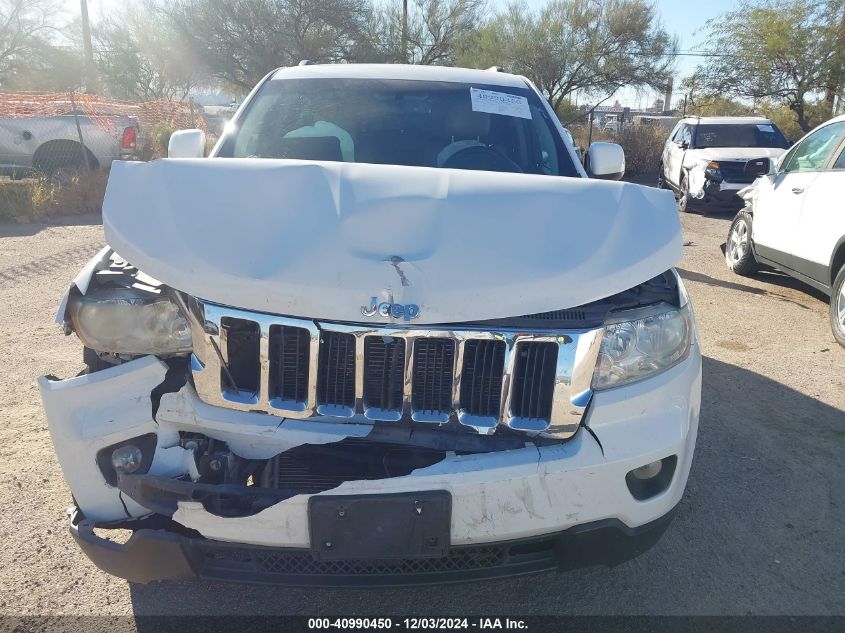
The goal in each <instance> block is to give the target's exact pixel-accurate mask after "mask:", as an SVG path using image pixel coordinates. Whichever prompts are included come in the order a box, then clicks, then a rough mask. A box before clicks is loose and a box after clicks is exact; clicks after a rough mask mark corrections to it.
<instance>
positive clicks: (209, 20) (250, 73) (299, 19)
mask: <svg viewBox="0 0 845 633" xmlns="http://www.w3.org/2000/svg"><path fill="white" fill-rule="evenodd" d="M161 6H162V7H163V8H164V10H165V11H166V14H167V15H168V17H169V19H170V20H171V22H172V24H173V27H174V29H175V33H176V34H177V37H178V38H179V41H180V43H181V45H182V46H184V48H185V50H186V51H188V53H189V55H190V57H191V58H192V59H194V60H197V61H198V63H200V62H201V63H202V65H203V67H204V69H205V71H206V72H207V73H208V74H209V75H210V76H211V77H212V78H214V79H216V80H219V81H221V82H223V83H225V84H227V85H229V86H232V87H235V88H237V89H239V90H240V91H247V90H251V89H252V88H253V86H255V84H256V83H258V81H259V80H260V79H261V78H262V77H263V76H264V75H266V74H267V73H268V72H269V71H271V70H273V69H274V68H278V67H279V66H295V65H296V64H298V63H299V61H300V60H303V59H310V60H313V61H320V62H337V61H342V60H349V59H351V58H352V56H353V53H354V52H355V50H356V43H358V42H362V41H363V40H364V39H365V35H366V33H367V32H368V25H369V22H370V20H371V16H372V7H371V5H370V4H369V1H368V0H239V1H238V2H231V1H230V0H174V1H173V2H171V3H162V4H161Z"/></svg>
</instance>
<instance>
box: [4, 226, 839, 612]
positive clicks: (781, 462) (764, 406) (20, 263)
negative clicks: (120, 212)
mask: <svg viewBox="0 0 845 633" xmlns="http://www.w3.org/2000/svg"><path fill="white" fill-rule="evenodd" d="M729 221H730V220H729V218H728V217H727V216H722V217H701V216H689V215H688V216H684V217H683V223H684V239H685V242H686V245H685V257H684V260H683V262H682V263H681V265H680V269H681V274H682V275H683V276H684V278H685V279H686V280H687V281H688V288H689V291H690V294H691V296H692V300H693V304H694V306H695V311H696V315H697V318H698V324H699V328H700V337H701V343H702V348H703V352H704V355H705V359H704V401H703V405H702V417H701V427H700V432H699V441H698V448H697V451H696V457H695V463H694V465H693V469H692V474H691V476H690V480H689V486H688V489H687V494H686V496H685V498H684V500H683V501H682V502H681V504H680V506H679V510H678V514H677V516H676V519H675V521H674V523H673V524H672V526H671V527H670V529H669V531H668V532H667V533H666V535H665V536H664V537H663V539H662V541H661V542H660V543H659V544H658V545H657V546H656V547H655V548H654V549H653V550H651V551H649V552H648V553H646V554H645V555H643V556H642V557H640V558H638V559H636V560H634V561H631V562H629V563H626V564H624V565H622V566H620V567H617V568H615V569H604V568H595V569H589V570H582V571H578V572H574V573H568V574H564V575H559V574H545V575H540V576H533V577H527V578H522V579H515V580H506V581H494V582H486V583H479V584H471V585H461V586H459V587H443V588H440V587H432V588H423V589H405V590H402V589H391V590H384V589H380V590H376V591H363V590H313V589H308V590H291V589H285V590H279V589H275V588H262V587H258V588H254V587H235V586H231V585H225V584H210V583H152V584H150V585H146V586H130V585H129V584H127V583H126V582H124V581H122V580H120V579H117V578H112V577H110V576H107V575H106V574H104V573H102V572H100V571H99V570H98V569H96V568H95V567H94V566H93V565H92V564H91V563H89V562H88V560H87V559H86V558H85V557H84V556H83V554H82V553H81V552H80V551H79V550H78V549H77V548H76V546H75V545H74V543H73V541H72V539H71V537H70V535H69V534H68V531H67V519H66V517H65V514H64V511H65V508H66V507H67V506H68V505H69V504H70V491H69V490H68V488H67V486H66V485H65V483H64V480H63V478H62V475H61V471H60V469H59V466H58V463H57V462H56V459H55V457H54V454H53V450H52V446H51V443H50V437H49V435H48V432H47V428H46V422H45V420H44V416H43V414H42V411H41V403H40V399H39V396H38V391H37V389H36V386H35V377H36V376H38V375H40V374H44V373H50V374H55V375H57V376H61V377H67V376H72V375H75V374H77V373H78V372H79V371H81V370H82V368H83V365H82V360H81V347H80V345H79V343H78V341H77V340H76V338H75V337H64V336H62V335H61V333H60V332H59V329H58V327H57V326H56V325H55V324H54V323H53V317H54V313H55V310H56V307H57V304H58V301H59V297H60V295H61V293H62V291H63V290H64V288H65V287H66V286H67V284H68V282H69V280H70V279H71V278H72V277H73V276H74V275H75V274H76V273H77V271H78V269H79V268H80V267H81V266H82V265H83V264H84V262H85V261H86V260H87V259H88V258H89V257H90V256H91V255H92V254H93V253H94V252H95V251H96V250H97V248H98V247H99V246H100V245H101V244H102V241H103V237H102V228H101V227H100V226H99V224H98V222H97V220H96V219H95V218H92V219H90V221H88V222H87V223H86V222H82V223H79V224H76V225H67V226H55V225H49V226H48V225H17V226H0V347H2V350H3V364H4V367H3V371H2V373H0V396H2V398H1V399H0V403H2V404H0V407H2V409H0V504H2V507H3V510H4V511H3V512H2V514H0V534H2V535H3V539H4V543H3V547H2V549H0V613H5V614H21V615H23V614H28V615H36V614H91V613H101V614H114V615H121V614H129V615H131V614H135V615H146V614H233V613H247V614H262V613H277V614H324V613H327V612H328V613H333V614H342V615H352V614H355V613H363V614H369V615H390V614H403V613H404V614H426V615H434V614H443V615H450V614H451V615H455V614H463V615H466V614H479V615H493V614H497V613H508V614H524V615H527V614H557V613H565V614H731V615H743V614H796V615H797V614H845V565H843V562H845V527H843V526H845V494H843V486H842V483H843V481H845V350H843V349H841V348H839V347H838V346H837V345H836V343H835V342H834V340H833V337H832V335H831V333H830V329H829V326H828V321H827V305H826V303H825V298H824V297H823V296H821V295H819V294H818V293H815V292H814V291H812V290H810V289H808V288H806V287H804V286H802V285H801V284H799V283H798V282H794V281H792V280H790V279H789V278H786V277H784V276H781V275H779V274H775V273H768V274H761V275H759V276H758V277H756V278H754V279H744V278H739V277H736V276H734V275H733V274H731V273H729V271H728V270H727V269H726V267H725V264H724V260H723V257H722V252H721V250H720V246H721V244H722V243H723V242H724V238H725V235H726V233H727V228H728V223H729Z"/></svg>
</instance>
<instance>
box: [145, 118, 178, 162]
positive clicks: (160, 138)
mask: <svg viewBox="0 0 845 633" xmlns="http://www.w3.org/2000/svg"><path fill="white" fill-rule="evenodd" d="M175 131H176V127H175V126H174V125H173V124H172V123H170V122H168V121H159V122H158V123H156V124H154V125H153V126H152V127H151V128H150V131H149V143H150V147H149V154H150V158H163V157H165V156H167V146H168V145H169V144H170V136H171V134H173V133H174V132H175Z"/></svg>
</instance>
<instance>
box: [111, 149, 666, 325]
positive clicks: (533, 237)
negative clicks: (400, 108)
mask: <svg viewBox="0 0 845 633" xmlns="http://www.w3.org/2000/svg"><path fill="white" fill-rule="evenodd" d="M218 210H219V211H218ZM228 210H237V214H236V215H234V216H233V215H232V214H231V213H229V211H228ZM103 224H104V228H105V234H106V239H107V241H108V243H109V244H110V245H111V246H112V247H113V248H114V249H115V250H116V251H117V252H118V253H120V254H121V256H122V257H124V258H126V259H127V260H128V261H130V262H132V264H134V265H135V266H137V267H138V268H140V269H141V270H143V271H144V272H145V273H147V274H149V275H152V276H153V277H155V278H156V279H159V280H161V281H162V282H163V283H165V284H168V285H169V286H171V287H173V288H176V289H177V290H181V291H183V292H187V293H188V294H191V295H193V296H196V297H200V298H202V299H205V300H208V301H212V302H216V303H220V304H223V305H230V306H237V307H238V308H241V309H249V310H256V311H262V312H270V313H274V314H285V315H289V316H302V317H308V318H315V319H327V320H338V321H352V322H355V321H359V322H360V321H361V320H362V307H366V306H368V305H369V304H370V302H371V298H372V297H377V301H387V302H390V303H396V304H402V305H404V304H414V305H416V306H419V312H418V314H417V316H416V317H415V318H414V322H415V323H443V322H459V321H474V320H483V319H494V318H502V317H510V316H518V315H522V314H531V313H538V312H544V311H548V310H555V309H561V308H567V307H573V306H578V305H582V304H585V303H588V302H590V301H594V300H597V299H601V298H604V297H608V296H611V295H613V294H615V293H617V292H621V291H623V290H626V289H628V288H631V287H633V286H635V285H637V284H639V283H641V282H643V281H645V280H647V279H650V278H652V277H654V276H656V275H658V274H660V273H662V272H663V271H665V270H667V269H669V268H671V267H672V266H673V265H674V264H676V263H677V262H678V261H679V260H680V258H681V254H682V252H681V233H680V223H679V220H678V217H677V213H676V212H675V210H674V205H673V200H672V196H671V195H670V194H669V193H667V192H664V191H658V190H655V189H652V188H649V187H640V186H637V185H633V184H629V183H617V182H604V181H595V180H592V181H591V180H587V179H581V178H564V177H548V176H535V175H527V174H507V173H494V172H479V171H461V170H450V169H434V168H427V167H405V166H393V165H373V164H349V163H332V162H324V163H320V162H306V161H293V160H269V159H223V158H221V159H195V160H194V159H184V160H158V161H153V162H151V163H121V164H116V165H115V166H114V167H113V168H112V172H111V176H110V179H109V185H108V190H107V193H106V200H105V203H104V208H103ZM455 271H460V275H456V274H455ZM527 280H528V281H529V283H526V281H527ZM399 319H400V320H401V319H402V317H399ZM394 320H396V318H394V317H393V316H391V314H390V313H388V314H387V315H383V314H379V313H377V314H375V315H373V316H371V317H370V316H369V315H368V321H372V322H383V323H389V322H392V321H394Z"/></svg>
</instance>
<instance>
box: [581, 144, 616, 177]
mask: <svg viewBox="0 0 845 633" xmlns="http://www.w3.org/2000/svg"><path fill="white" fill-rule="evenodd" d="M585 163H586V165H585V166H586V168H587V174H588V175H589V176H590V177H591V178H601V179H603V180H619V179H621V178H622V176H624V175H625V151H624V150H623V149H622V146H621V145H617V144H616V143H603V142H600V141H596V142H595V143H591V144H590V148H589V149H588V150H587V160H586V161H585Z"/></svg>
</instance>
